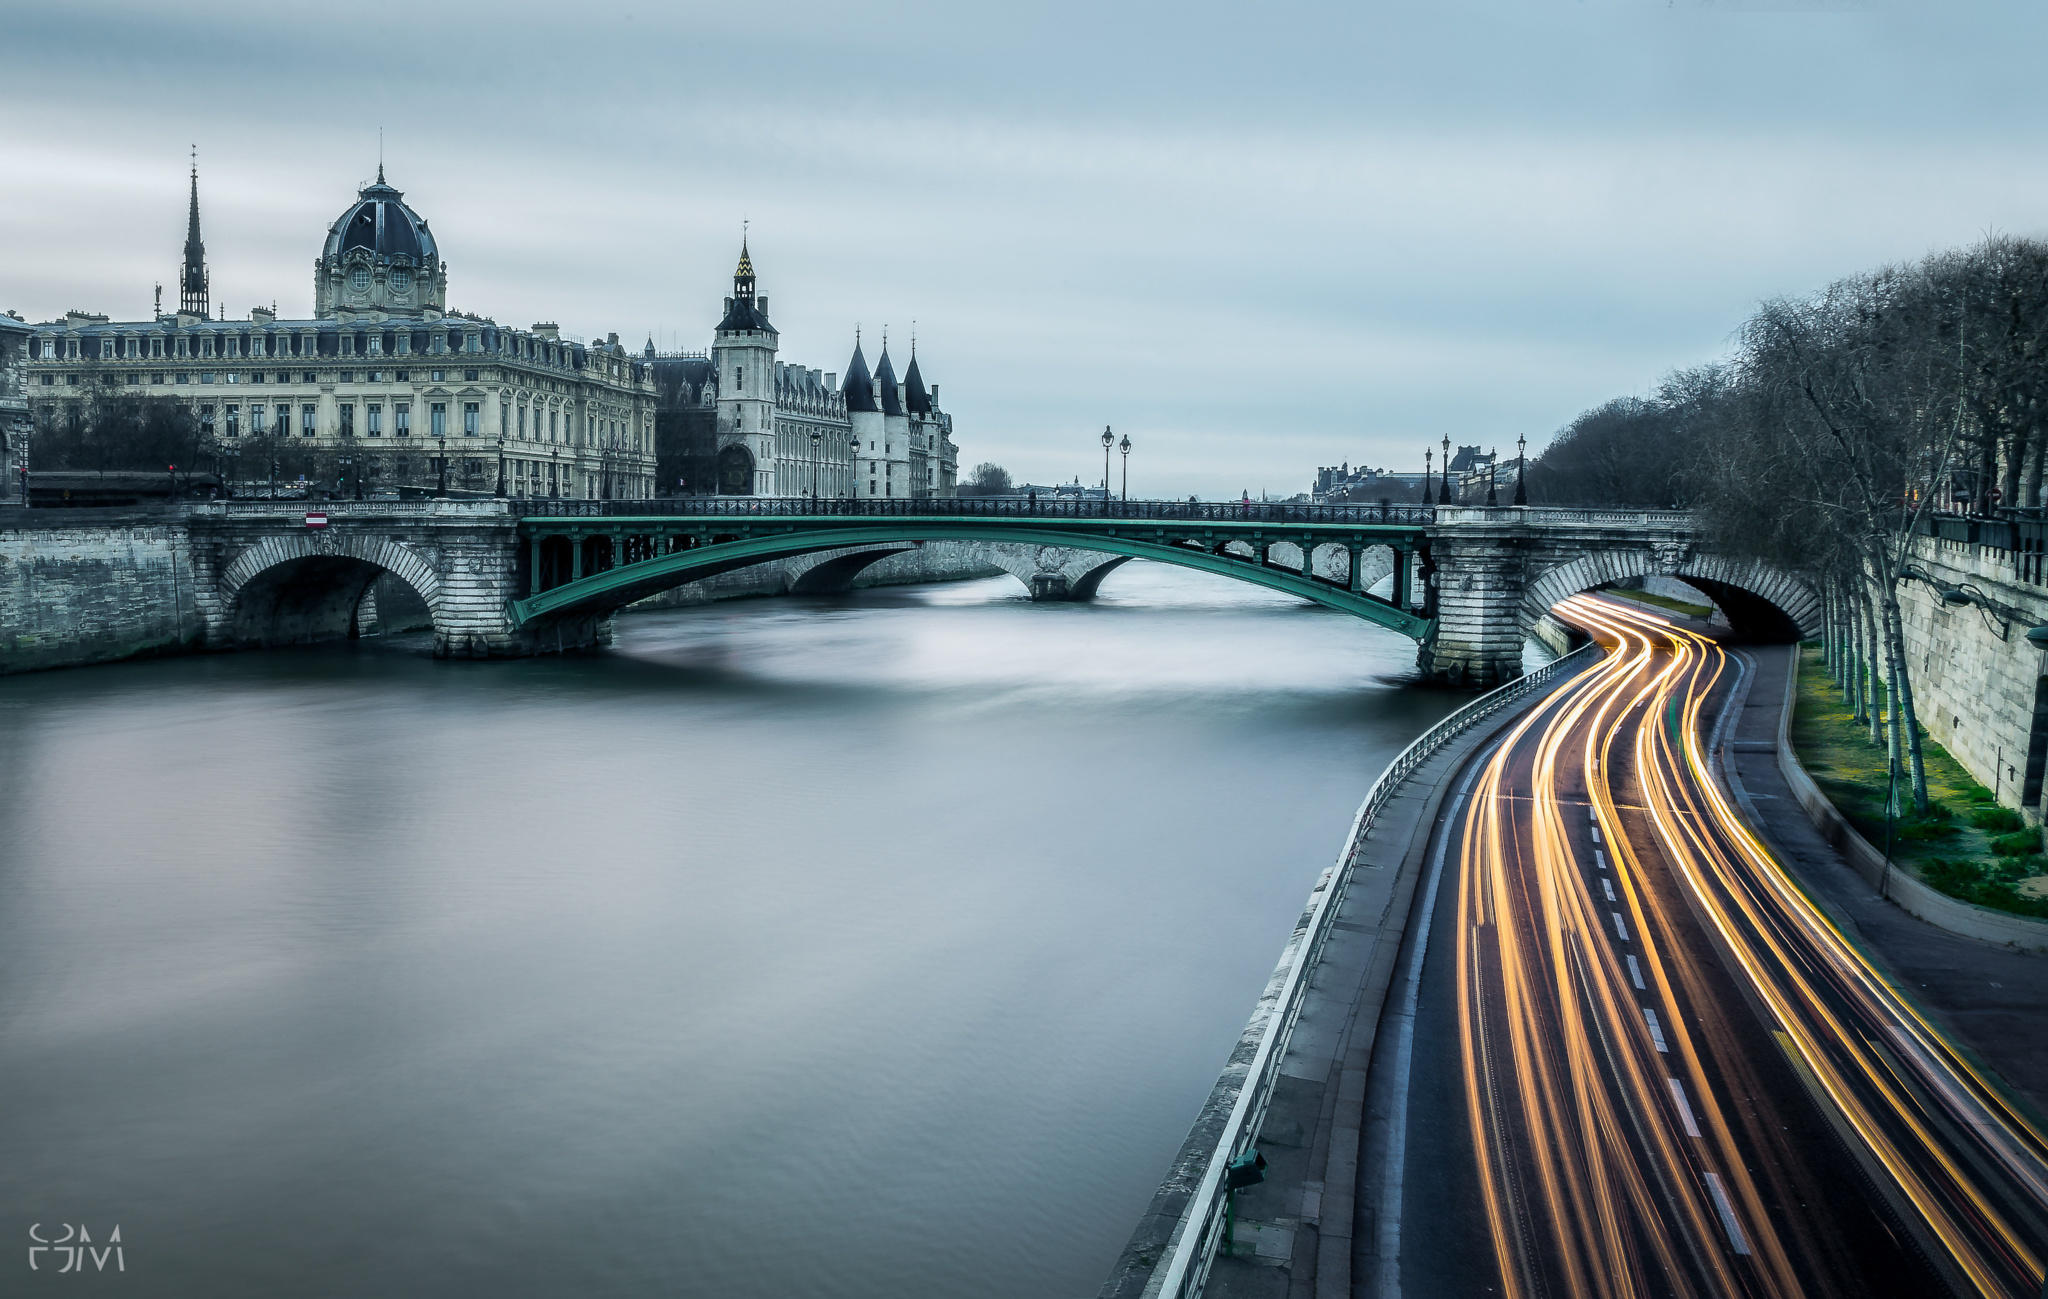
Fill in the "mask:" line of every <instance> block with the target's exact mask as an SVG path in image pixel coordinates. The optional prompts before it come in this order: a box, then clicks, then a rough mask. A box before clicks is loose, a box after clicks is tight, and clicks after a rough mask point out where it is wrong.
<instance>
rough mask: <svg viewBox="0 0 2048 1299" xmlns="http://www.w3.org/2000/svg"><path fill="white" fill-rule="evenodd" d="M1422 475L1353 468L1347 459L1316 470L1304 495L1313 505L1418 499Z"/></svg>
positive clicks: (1360, 467)
mask: <svg viewBox="0 0 2048 1299" xmlns="http://www.w3.org/2000/svg"><path fill="white" fill-rule="evenodd" d="M1423 477H1424V476H1423V475H1422V474H1419V473H1395V472H1393V471H1391V470H1386V469H1369V468H1367V467H1366V466H1364V465H1360V466H1358V467H1357V468H1356V469H1353V468H1352V467H1351V465H1350V462H1349V461H1347V462H1345V463H1344V464H1342V465H1338V466H1334V467H1331V466H1325V467H1323V468H1320V469H1317V470H1316V483H1315V487H1314V488H1313V489H1312V490H1310V491H1309V493H1308V497H1307V499H1308V500H1309V501H1311V502H1313V503H1315V504H1317V505H1342V504H1347V503H1349V504H1376V503H1377V502H1380V501H1383V500H1384V501H1414V500H1420V499H1421V496H1422V489H1423V485H1424V484H1423Z"/></svg>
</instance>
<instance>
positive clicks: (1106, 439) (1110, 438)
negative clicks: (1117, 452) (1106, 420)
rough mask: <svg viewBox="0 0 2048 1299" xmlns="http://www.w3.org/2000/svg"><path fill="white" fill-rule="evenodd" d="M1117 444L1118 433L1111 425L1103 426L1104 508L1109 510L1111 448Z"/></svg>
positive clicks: (1104, 511) (1105, 511)
mask: <svg viewBox="0 0 2048 1299" xmlns="http://www.w3.org/2000/svg"><path fill="white" fill-rule="evenodd" d="M1115 444H1116V435H1115V434H1114V433H1111V432H1110V431H1109V425H1107V424H1104V425H1103V426H1102V510H1103V513H1105V514H1107V513H1108V512H1109V449H1110V448H1111V447H1112V446H1114V445H1115Z"/></svg>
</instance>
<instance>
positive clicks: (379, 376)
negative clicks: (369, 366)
mask: <svg viewBox="0 0 2048 1299" xmlns="http://www.w3.org/2000/svg"><path fill="white" fill-rule="evenodd" d="M363 382H365V383H382V382H384V372H383V371H382V370H365V371H364V372H363Z"/></svg>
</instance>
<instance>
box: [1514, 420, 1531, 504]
mask: <svg viewBox="0 0 2048 1299" xmlns="http://www.w3.org/2000/svg"><path fill="white" fill-rule="evenodd" d="M1528 503H1529V435H1528V434H1526V433H1518V434H1516V435H1515V504H1517V505H1527V504H1528Z"/></svg>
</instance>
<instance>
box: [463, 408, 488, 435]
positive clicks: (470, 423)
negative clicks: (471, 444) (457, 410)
mask: <svg viewBox="0 0 2048 1299" xmlns="http://www.w3.org/2000/svg"><path fill="white" fill-rule="evenodd" d="M483 419H484V413H483V408H482V407H480V406H478V405H477V404H476V403H475V402H473V401H466V402H463V403H462V436H464V437H471V438H473V437H475V436H476V435H477V434H479V433H481V432H483Z"/></svg>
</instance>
